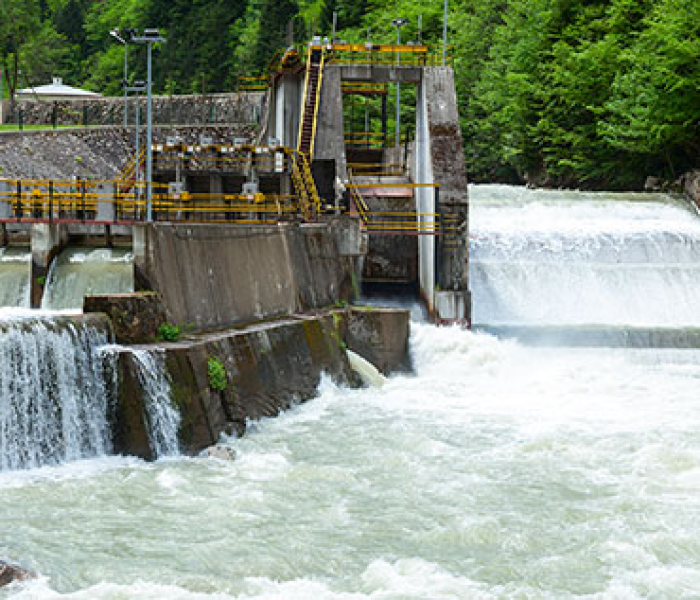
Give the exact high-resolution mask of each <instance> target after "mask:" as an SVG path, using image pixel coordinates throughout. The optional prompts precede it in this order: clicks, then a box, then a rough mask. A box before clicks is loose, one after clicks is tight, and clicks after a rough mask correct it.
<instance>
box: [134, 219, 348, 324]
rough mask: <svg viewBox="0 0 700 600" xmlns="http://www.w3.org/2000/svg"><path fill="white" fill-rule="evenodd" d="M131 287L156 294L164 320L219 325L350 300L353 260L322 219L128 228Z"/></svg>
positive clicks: (291, 312)
mask: <svg viewBox="0 0 700 600" xmlns="http://www.w3.org/2000/svg"><path fill="white" fill-rule="evenodd" d="M133 240H134V265H135V268H136V281H137V289H142V290H155V291H158V292H160V293H161V294H162V297H163V303H164V306H165V310H166V314H167V316H168V320H169V321H170V322H171V323H175V324H179V325H188V326H190V327H191V328H192V329H193V330H194V331H205V330H213V329H221V328H225V327H230V326H233V325H240V324H245V323H251V322H254V321H259V320H261V319H268V318H273V317H279V316H284V315H289V314H293V313H297V312H304V311H306V310H310V309H316V308H321V307H325V306H330V305H332V304H334V303H335V302H337V301H338V300H340V299H345V300H347V299H349V298H350V296H352V294H353V290H352V287H353V286H352V279H353V270H352V267H353V265H352V261H351V260H350V259H348V258H345V257H342V256H341V255H340V253H339V251H338V248H337V244H336V241H335V238H334V236H333V234H332V231H331V229H330V227H329V226H328V225H324V224H319V225H292V224H280V225H279V226H271V227H261V226H256V227H247V226H235V225H232V226H224V225H196V224H195V225H172V224H159V223H156V224H152V225H147V226H138V227H136V226H135V227H134V234H133Z"/></svg>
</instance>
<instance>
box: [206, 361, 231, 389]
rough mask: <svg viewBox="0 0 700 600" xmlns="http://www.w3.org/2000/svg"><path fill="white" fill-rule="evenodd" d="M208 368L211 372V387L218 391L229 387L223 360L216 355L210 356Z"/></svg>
mask: <svg viewBox="0 0 700 600" xmlns="http://www.w3.org/2000/svg"><path fill="white" fill-rule="evenodd" d="M207 370H208V372H209V387H210V388H211V389H212V390H215V391H217V392H223V391H224V390H225V389H226V388H227V387H228V381H227V379H226V369H224V365H223V364H222V362H221V361H220V360H219V359H218V358H216V357H215V356H210V357H209V361H208V362H207Z"/></svg>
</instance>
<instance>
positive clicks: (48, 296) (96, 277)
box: [41, 248, 134, 310]
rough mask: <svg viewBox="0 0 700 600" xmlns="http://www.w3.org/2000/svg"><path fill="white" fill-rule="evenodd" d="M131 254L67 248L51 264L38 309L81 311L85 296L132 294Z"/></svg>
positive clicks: (122, 251)
mask: <svg viewBox="0 0 700 600" xmlns="http://www.w3.org/2000/svg"><path fill="white" fill-rule="evenodd" d="M132 261H133V254H132V252H131V251H130V250H128V249H124V248H68V249H66V250H64V251H63V252H62V253H61V254H60V255H59V256H58V257H57V258H56V260H55V261H54V263H53V264H52V265H51V269H50V271H49V276H48V278H47V282H46V288H45V290H44V297H43V299H42V303H41V307H42V308H44V309H49V310H62V309H81V308H82V306H83V298H84V297H85V295H87V294H116V293H124V292H133V291H134V274H133V264H132Z"/></svg>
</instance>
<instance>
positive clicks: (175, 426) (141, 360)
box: [129, 349, 181, 458]
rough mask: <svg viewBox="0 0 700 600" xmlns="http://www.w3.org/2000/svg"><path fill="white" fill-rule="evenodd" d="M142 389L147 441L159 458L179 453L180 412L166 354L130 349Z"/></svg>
mask: <svg viewBox="0 0 700 600" xmlns="http://www.w3.org/2000/svg"><path fill="white" fill-rule="evenodd" d="M129 353H130V354H131V355H132V356H133V358H134V364H135V365H136V369H137V375H138V378H139V382H140V383H141V388H142V390H143V400H144V409H145V416H146V420H147V422H148V440H149V442H150V446H151V450H152V451H153V454H154V456H155V457H156V458H162V457H163V456H172V455H176V454H178V453H179V445H178V430H179V428H180V421H181V416H180V411H179V410H178V409H177V407H176V406H175V404H174V402H173V400H172V394H171V390H170V381H169V380H168V375H167V371H166V369H165V353H164V352H162V351H157V350H156V351H148V350H140V349H138V350H137V349H130V350H129Z"/></svg>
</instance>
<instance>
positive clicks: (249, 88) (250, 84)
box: [236, 75, 268, 92]
mask: <svg viewBox="0 0 700 600" xmlns="http://www.w3.org/2000/svg"><path fill="white" fill-rule="evenodd" d="M267 86H268V77H267V75H258V76H249V77H248V76H245V77H244V76H242V75H241V76H239V77H238V85H237V86H236V87H237V89H238V91H240V92H264V91H265V90H267Z"/></svg>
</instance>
